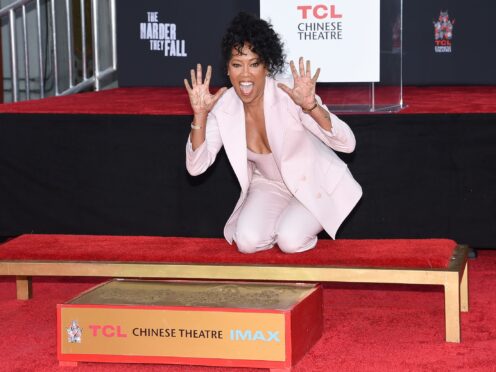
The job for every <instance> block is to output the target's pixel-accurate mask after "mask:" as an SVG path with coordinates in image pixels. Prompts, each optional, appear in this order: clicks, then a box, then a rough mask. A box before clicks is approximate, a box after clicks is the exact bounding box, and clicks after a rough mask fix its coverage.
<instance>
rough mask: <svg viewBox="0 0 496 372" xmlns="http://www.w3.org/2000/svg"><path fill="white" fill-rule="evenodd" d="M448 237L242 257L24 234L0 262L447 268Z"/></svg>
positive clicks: (347, 242)
mask: <svg viewBox="0 0 496 372" xmlns="http://www.w3.org/2000/svg"><path fill="white" fill-rule="evenodd" d="M455 245H456V243H455V242H454V241H453V240H449V239H366V240H360V239H357V240H352V239H338V240H320V241H319V242H318V244H317V247H316V248H315V249H312V250H310V251H307V252H303V253H300V254H285V253H282V252H281V251H280V250H279V249H277V248H275V249H272V250H268V251H263V252H259V253H257V254H248V255H246V254H240V253H239V252H238V251H237V249H236V247H235V246H234V245H229V244H228V243H227V242H226V241H225V240H224V239H206V238H187V239H184V238H174V237H153V236H91V235H86V236H85V235H50V234H47V235H38V234H27V235H22V236H20V237H18V238H15V239H13V240H10V241H8V242H6V243H4V244H2V245H0V260H7V261H8V260H64V261H79V260H82V261H136V262H176V263H178V262H181V263H214V264H217V263H239V264H259V263H262V264H276V265H324V266H362V267H403V268H421V269H425V268H429V267H431V268H446V267H447V265H448V263H449V262H450V258H451V255H452V253H453V249H454V247H455Z"/></svg>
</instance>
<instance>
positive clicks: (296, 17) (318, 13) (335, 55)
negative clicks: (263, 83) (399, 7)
mask: <svg viewBox="0 0 496 372" xmlns="http://www.w3.org/2000/svg"><path fill="white" fill-rule="evenodd" d="M260 15H261V18H263V19H265V20H267V21H269V22H270V23H271V24H272V25H273V26H274V30H275V31H276V32H277V33H278V34H279V35H280V36H281V37H282V40H283V41H284V49H285V52H286V54H287V58H288V62H289V60H293V61H295V62H296V63H297V61H298V58H299V57H300V56H303V57H304V58H305V59H308V60H310V61H311V62H312V70H313V72H314V71H315V70H316V68H317V67H320V69H321V73H320V77H319V81H320V82H341V83H352V82H378V81H379V79H380V65H379V61H380V0H365V1H364V0H330V1H323V0H260Z"/></svg>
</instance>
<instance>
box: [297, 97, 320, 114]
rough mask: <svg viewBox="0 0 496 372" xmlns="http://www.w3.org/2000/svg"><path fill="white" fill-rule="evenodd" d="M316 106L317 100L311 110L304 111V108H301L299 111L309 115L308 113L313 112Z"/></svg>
mask: <svg viewBox="0 0 496 372" xmlns="http://www.w3.org/2000/svg"><path fill="white" fill-rule="evenodd" d="M318 105H319V103H318V102H317V100H315V103H314V105H313V106H312V107H311V108H309V109H304V108H303V107H302V108H301V109H302V110H303V112H304V113H305V114H309V113H310V112H312V111H313V110H315V108H316V107H317V106H318Z"/></svg>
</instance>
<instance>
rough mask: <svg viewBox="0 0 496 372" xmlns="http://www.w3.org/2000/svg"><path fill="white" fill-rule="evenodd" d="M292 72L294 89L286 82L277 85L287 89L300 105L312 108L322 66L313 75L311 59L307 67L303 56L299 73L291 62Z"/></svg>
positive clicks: (307, 62) (284, 89)
mask: <svg viewBox="0 0 496 372" xmlns="http://www.w3.org/2000/svg"><path fill="white" fill-rule="evenodd" d="M289 66H290V67H291V73H292V74H293V79H294V85H293V89H291V88H290V87H288V86H287V85H285V84H282V83H279V84H277V86H278V87H279V88H281V89H282V90H283V91H285V92H286V93H287V94H288V95H289V96H290V97H291V99H292V100H293V101H294V103H296V104H297V105H298V106H300V107H301V108H302V109H304V110H306V109H311V108H312V106H314V105H315V102H316V101H315V85H316V84H317V79H318V78H319V74H320V68H318V69H317V71H316V72H315V75H314V76H313V77H312V74H311V69H310V61H309V60H308V61H306V69H305V63H304V60H303V57H300V60H299V70H300V71H299V74H298V71H296V67H295V65H294V62H293V61H291V62H290V63H289Z"/></svg>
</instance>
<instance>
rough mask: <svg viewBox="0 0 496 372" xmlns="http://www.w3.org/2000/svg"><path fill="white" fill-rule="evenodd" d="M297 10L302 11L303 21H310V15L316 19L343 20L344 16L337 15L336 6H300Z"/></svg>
mask: <svg viewBox="0 0 496 372" xmlns="http://www.w3.org/2000/svg"><path fill="white" fill-rule="evenodd" d="M296 9H297V10H299V11H301V18H303V19H308V17H309V15H310V16H311V15H313V17H314V18H316V19H326V18H343V15H342V14H338V13H336V5H323V4H320V5H315V6H312V5H298V6H297V7H296Z"/></svg>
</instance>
